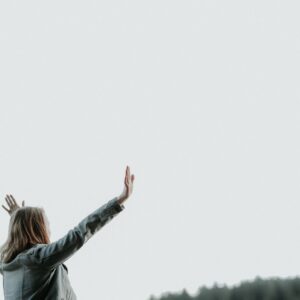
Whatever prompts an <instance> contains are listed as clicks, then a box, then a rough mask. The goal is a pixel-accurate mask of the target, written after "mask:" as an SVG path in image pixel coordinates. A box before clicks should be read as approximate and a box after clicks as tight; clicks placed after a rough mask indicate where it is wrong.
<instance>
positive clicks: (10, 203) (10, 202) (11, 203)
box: [2, 194, 25, 215]
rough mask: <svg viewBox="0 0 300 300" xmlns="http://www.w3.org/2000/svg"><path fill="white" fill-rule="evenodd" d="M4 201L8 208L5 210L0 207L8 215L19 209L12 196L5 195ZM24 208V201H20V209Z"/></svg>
mask: <svg viewBox="0 0 300 300" xmlns="http://www.w3.org/2000/svg"><path fill="white" fill-rule="evenodd" d="M5 200H6V202H7V205H8V207H9V208H6V207H5V206H4V205H2V207H3V208H4V209H5V210H6V211H7V212H8V213H9V215H11V214H12V213H13V212H14V211H15V210H17V209H18V208H20V206H19V204H18V203H17V201H16V200H15V198H14V197H13V196H12V195H10V194H9V195H6V197H5ZM24 206H25V201H24V200H23V201H22V207H24Z"/></svg>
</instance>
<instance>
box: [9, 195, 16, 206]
mask: <svg viewBox="0 0 300 300" xmlns="http://www.w3.org/2000/svg"><path fill="white" fill-rule="evenodd" d="M10 199H11V201H12V202H13V203H14V204H15V205H17V202H16V200H15V198H14V197H13V195H11V194H10Z"/></svg>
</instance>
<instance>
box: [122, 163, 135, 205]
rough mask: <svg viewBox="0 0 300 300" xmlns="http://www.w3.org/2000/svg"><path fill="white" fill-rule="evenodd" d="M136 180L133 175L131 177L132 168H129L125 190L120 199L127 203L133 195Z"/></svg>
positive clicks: (126, 173) (126, 174)
mask: <svg viewBox="0 0 300 300" xmlns="http://www.w3.org/2000/svg"><path fill="white" fill-rule="evenodd" d="M134 178H135V177H134V175H133V174H132V175H130V168H129V166H127V167H126V172H125V179H124V189H123V192H122V194H121V195H120V198H121V199H123V201H125V200H126V199H127V198H128V197H129V196H130V195H131V193H132V190H133V181H134Z"/></svg>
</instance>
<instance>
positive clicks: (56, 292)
mask: <svg viewBox="0 0 300 300" xmlns="http://www.w3.org/2000/svg"><path fill="white" fill-rule="evenodd" d="M133 181H134V175H133V174H132V175H130V169H129V167H128V166H127V167H126V173H125V179H124V184H125V185H124V190H123V192H122V193H121V195H120V196H118V197H114V198H113V199H111V200H109V201H108V202H107V203H106V204H104V205H102V206H101V207H99V208H98V209H96V210H95V211H94V212H92V213H91V214H89V215H88V216H87V217H86V218H84V219H83V220H82V221H81V222H80V223H79V224H78V225H77V226H75V227H74V228H73V229H71V230H69V231H68V233H67V234H66V235H65V236H63V237H62V238H60V239H59V240H57V241H56V242H52V243H51V242H50V238H49V236H50V228H49V221H48V218H47V216H46V214H45V211H44V209H43V208H40V207H30V206H25V203H24V201H23V202H22V207H20V206H19V205H18V204H17V202H16V201H15V199H14V197H13V196H12V195H7V197H6V201H7V204H8V206H9V209H7V208H6V207H5V206H4V205H2V207H3V208H4V209H5V210H6V211H7V212H8V213H9V214H10V216H11V218H10V222H9V230H8V238H7V240H6V242H5V243H4V244H3V245H2V247H1V249H0V273H1V274H2V275H3V289H4V299H5V300H50V299H51V300H75V299H77V297H76V294H75V292H74V291H73V289H72V287H71V284H70V282H69V277H68V269H67V267H66V265H65V264H64V262H65V261H66V260H67V259H69V258H70V257H71V256H72V255H73V254H74V253H75V252H76V251H78V250H79V249H80V248H81V247H82V246H83V244H84V243H86V242H87V241H88V240H89V239H90V238H91V237H92V236H93V235H94V234H95V233H96V232H97V231H98V230H99V229H100V228H102V227H103V226H104V225H105V224H107V223H108V222H109V221H110V220H111V219H113V218H114V217H115V216H116V215H117V214H118V213H119V212H121V211H122V210H123V209H124V205H123V203H124V201H126V200H127V199H128V197H129V196H130V195H131V193H132V189H133ZM83 300H86V299H83Z"/></svg>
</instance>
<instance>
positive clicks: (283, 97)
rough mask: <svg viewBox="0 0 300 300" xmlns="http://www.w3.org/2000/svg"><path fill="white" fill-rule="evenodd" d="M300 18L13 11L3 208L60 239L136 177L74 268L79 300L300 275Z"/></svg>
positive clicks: (189, 11)
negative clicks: (14, 206) (29, 217)
mask: <svg viewBox="0 0 300 300" xmlns="http://www.w3.org/2000/svg"><path fill="white" fill-rule="evenodd" d="M299 9H300V4H299V1H274V0H272V1H271V0H270V1H262V0H259V1H258V0H257V1H256V0H255V1H253V0H252V1H239V0H236V1H222V0H219V1H175V0H172V1H161V0H159V1H133V0H130V1H84V2H83V1H74V0H72V1H51V2H43V1H2V2H1V4H0V103H1V104H0V112H1V117H0V138H1V148H0V166H1V167H0V182H1V184H0V193H1V197H2V199H3V200H2V203H3V204H5V203H6V202H5V200H4V197H5V194H6V193H11V194H13V195H14V196H15V197H16V199H17V200H18V201H19V202H20V203H21V201H22V200H25V203H26V204H27V205H31V206H42V207H44V208H45V210H46V212H47V216H48V218H49V220H50V226H51V231H52V236H51V240H52V241H55V240H56V239H58V238H60V237H62V236H63V235H64V234H66V233H67V231H68V230H69V229H71V228H73V227H74V226H75V225H77V224H78V223H79V222H80V221H81V220H82V219H83V218H84V217H86V216H87V215H88V214H89V213H90V212H92V211H94V210H95V209H96V208H97V207H99V206H100V205H102V204H104V203H105V202H106V201H108V200H110V199H112V198H113V197H115V196H117V195H119V194H120V193H121V192H122V190H123V178H124V174H125V168H126V165H129V166H130V167H131V170H132V173H133V174H135V177H136V179H135V186H134V191H133V194H132V196H131V198H129V199H128V200H127V202H126V203H125V207H126V208H125V210H124V211H123V212H121V214H120V215H118V217H116V218H115V219H114V220H112V221H111V223H109V224H108V225H107V226H106V227H105V228H103V229H101V231H99V232H98V233H97V235H96V236H94V237H93V238H92V239H91V240H89V241H88V242H87V244H85V245H84V246H83V247H82V248H81V249H80V250H79V251H78V252H77V253H76V254H75V255H74V256H73V257H72V258H70V259H69V260H68V261H67V262H66V265H67V266H68V268H69V276H70V280H71V283H72V286H73V288H74V290H75V292H76V294H77V296H78V298H79V299H105V300H120V299H127V300H129V299H130V300H147V299H148V297H149V296H150V295H151V294H153V295H155V296H159V295H161V294H162V293H163V292H166V291H173V292H176V291H180V290H181V289H182V288H187V290H188V291H189V292H190V293H195V292H196V291H197V289H198V287H200V286H202V285H208V286H210V285H212V284H213V283H214V282H218V283H220V284H222V283H227V284H229V285H231V284H236V283H239V282H240V281H241V280H246V279H253V278H255V276H257V275H259V276H262V277H270V276H281V277H287V276H296V275H299V273H300V259H299V251H300V235H299V229H300V220H299V209H300V204H299V200H300V189H299V186H300V185H299V180H300V159H299V150H300V143H299V129H300V122H299V116H300V103H299V96H300V88H299V80H300V76H299V75H300V74H299V70H300V68H299V67H300V31H299V26H300V19H299ZM8 221H9V216H8V214H7V213H6V212H5V211H4V210H2V213H1V218H0V226H1V232H0V239H1V241H2V242H1V243H3V242H4V241H5V239H6V235H7V227H8ZM1 280H2V279H1ZM1 286H2V285H1ZM1 297H2V298H1ZM0 299H3V292H2V293H1V296H0Z"/></svg>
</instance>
